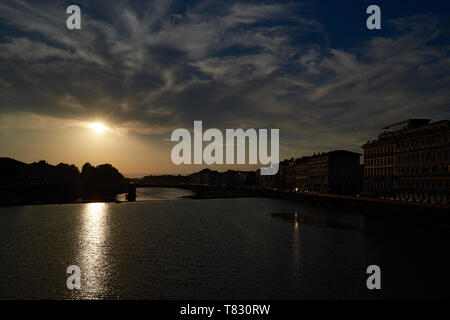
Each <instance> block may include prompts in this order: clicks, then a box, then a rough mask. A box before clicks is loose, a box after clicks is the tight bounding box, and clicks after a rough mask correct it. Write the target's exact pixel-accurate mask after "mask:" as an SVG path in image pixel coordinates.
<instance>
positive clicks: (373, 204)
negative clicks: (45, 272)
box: [187, 186, 450, 226]
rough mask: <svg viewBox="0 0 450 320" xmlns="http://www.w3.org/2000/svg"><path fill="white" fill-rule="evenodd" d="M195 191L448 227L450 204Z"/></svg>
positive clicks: (209, 196)
mask: <svg viewBox="0 0 450 320" xmlns="http://www.w3.org/2000/svg"><path fill="white" fill-rule="evenodd" d="M187 188H188V189H189V190H192V191H194V192H195V194H194V195H193V196H189V197H188V198H191V199H230V198H275V199H285V200H290V201H294V202H299V203H307V204H311V205H314V206H319V207H325V208H328V209H332V210H336V211H340V212H354V213H360V214H364V215H371V216H383V217H390V218H397V219H406V220H409V221H411V220H414V221H418V222H421V223H431V224H442V225H445V226H450V205H438V204H427V203H418V202H405V201H394V200H378V199H372V198H363V197H356V196H345V195H333V194H316V193H291V192H282V191H275V190H259V189H226V188H219V187H216V188H215V187H203V186H189V187H187Z"/></svg>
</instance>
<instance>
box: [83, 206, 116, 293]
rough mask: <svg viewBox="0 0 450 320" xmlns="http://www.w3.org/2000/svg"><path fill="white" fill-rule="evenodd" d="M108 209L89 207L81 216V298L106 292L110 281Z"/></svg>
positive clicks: (106, 207) (104, 207) (86, 207)
mask: <svg viewBox="0 0 450 320" xmlns="http://www.w3.org/2000/svg"><path fill="white" fill-rule="evenodd" d="M107 220H108V206H107V204H105V203H88V204H86V206H85V210H84V212H83V213H82V222H81V227H80V232H79V234H78V244H79V247H78V259H77V261H78V263H79V266H80V268H81V277H82V280H81V283H82V285H81V291H80V293H81V295H82V296H83V297H86V298H93V297H99V296H102V295H103V294H104V293H106V292H107V287H108V286H107V279H108V259H107V258H108V253H109V252H108V251H109V250H108V243H107V240H108V232H109V230H108V223H107V222H108V221H107Z"/></svg>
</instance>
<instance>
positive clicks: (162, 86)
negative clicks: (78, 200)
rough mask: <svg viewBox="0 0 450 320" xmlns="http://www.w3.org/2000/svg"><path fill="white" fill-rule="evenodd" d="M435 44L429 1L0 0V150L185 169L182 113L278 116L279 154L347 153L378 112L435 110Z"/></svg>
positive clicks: (444, 105)
mask: <svg viewBox="0 0 450 320" xmlns="http://www.w3.org/2000/svg"><path fill="white" fill-rule="evenodd" d="M70 4H77V5H79V6H80V7H81V13H82V30H76V31H70V30H68V29H67V28H66V19H67V17H68V15H67V14H66V8H67V6H68V5H70ZM370 4H377V5H379V6H380V8H381V14H382V29H381V30H368V29H367V28H366V19H367V17H368V15H367V14H366V8H367V7H368V5H370ZM449 48H450V3H449V2H448V1H444V0H442V1H434V0H427V1H408V2H405V1H378V0H377V1H350V0H346V1H324V0H322V1H321V0H318V1H281V2H271V1H265V2H262V1H221V2H219V1H178V0H175V1H169V0H162V1H158V0H155V1H124V0H117V1H102V0H100V1H91V0H89V1H57V0H54V1H37V0H33V1H24V0H15V1H10V0H2V1H1V2H0V156H7V157H13V158H16V159H18V160H21V161H25V162H32V161H37V160H40V159H46V160H47V161H48V162H50V163H52V164H57V163H59V162H67V163H75V164H76V165H78V166H81V165H82V164H83V163H84V162H86V161H89V162H91V163H93V164H99V163H104V162H109V163H111V164H113V165H114V166H116V167H117V168H118V169H119V170H120V171H121V172H124V173H126V174H137V173H155V174H158V173H187V172H193V171H196V170H198V169H199V168H200V167H197V166H181V167H177V166H175V165H172V164H171V160H170V151H171V148H172V147H173V146H174V143H172V142H170V141H169V140H170V134H171V132H172V131H173V130H174V129H175V128H192V127H193V121H194V120H202V121H203V126H204V128H219V129H221V130H225V128H279V129H280V144H281V145H280V155H281V158H288V157H289V158H290V157H298V156H302V155H310V154H312V153H314V152H318V151H329V150H333V149H348V150H351V151H356V152H360V151H361V148H360V147H361V145H362V144H363V143H364V142H366V141H367V140H369V139H374V138H376V135H377V133H378V132H379V130H380V127H381V126H383V125H385V124H389V123H391V122H396V121H400V120H404V119H408V118H422V117H425V118H431V119H433V120H434V121H437V120H443V119H449V118H450V102H449V101H450V90H449V88H450V63H449V62H450V61H449V59H450V58H449ZM95 122H100V123H103V124H104V125H105V126H107V127H108V130H106V131H105V132H103V134H96V133H95V132H94V131H93V130H92V129H91V128H90V125H91V124H92V123H95ZM235 168H243V167H242V166H241V167H235ZM223 169H224V168H223Z"/></svg>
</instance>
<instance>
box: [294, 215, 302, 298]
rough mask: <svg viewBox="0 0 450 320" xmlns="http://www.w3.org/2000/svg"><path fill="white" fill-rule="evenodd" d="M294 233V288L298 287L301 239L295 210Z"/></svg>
mask: <svg viewBox="0 0 450 320" xmlns="http://www.w3.org/2000/svg"><path fill="white" fill-rule="evenodd" d="M293 231H294V234H293V237H292V267H293V268H292V269H293V272H292V282H293V287H294V290H296V288H298V287H300V282H301V279H300V277H301V274H300V271H301V270H300V268H301V239H300V224H299V217H298V214H297V212H296V213H295V215H294V229H293Z"/></svg>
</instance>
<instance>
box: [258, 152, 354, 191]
mask: <svg viewBox="0 0 450 320" xmlns="http://www.w3.org/2000/svg"><path fill="white" fill-rule="evenodd" d="M360 156H361V155H360V154H359V153H356V152H350V151H346V150H335V151H330V152H324V153H319V154H317V155H313V156H310V157H302V158H298V159H293V158H292V159H289V160H284V161H281V162H280V166H279V170H278V173H277V174H276V175H274V176H261V175H260V174H258V172H257V185H258V187H259V188H262V189H278V190H283V191H291V192H318V193H334V194H356V193H357V192H358V191H359V190H360V189H361V184H362V174H361V169H360V163H359V158H360Z"/></svg>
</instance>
